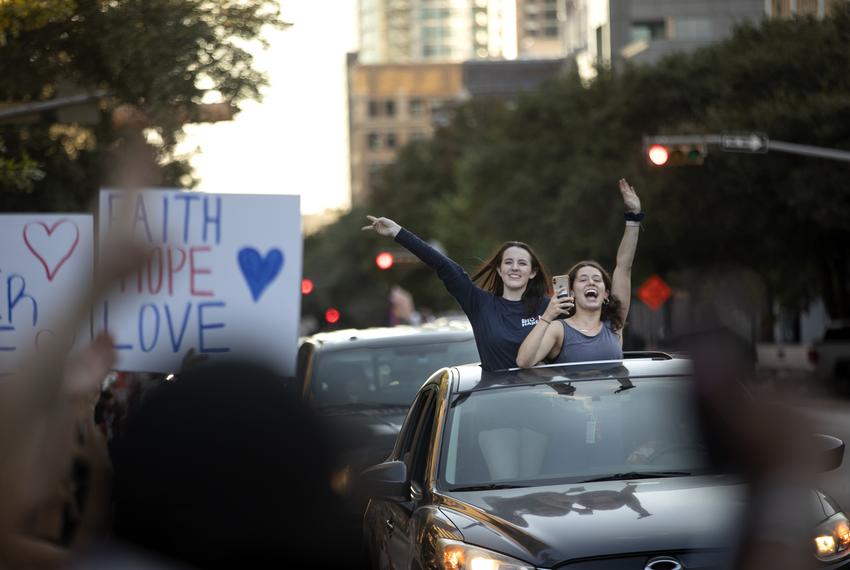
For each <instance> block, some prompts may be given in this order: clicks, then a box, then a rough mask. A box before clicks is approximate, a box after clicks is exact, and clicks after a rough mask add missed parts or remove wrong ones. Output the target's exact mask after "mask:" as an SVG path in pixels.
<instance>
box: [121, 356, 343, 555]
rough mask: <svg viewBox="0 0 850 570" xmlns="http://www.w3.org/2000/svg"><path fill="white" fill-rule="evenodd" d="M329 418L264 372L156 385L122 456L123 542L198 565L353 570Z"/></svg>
mask: <svg viewBox="0 0 850 570" xmlns="http://www.w3.org/2000/svg"><path fill="white" fill-rule="evenodd" d="M334 468H335V465H334V456H333V454H332V451H331V444H330V441H329V440H328V437H327V436H326V434H325V432H324V430H323V427H322V425H321V424H320V423H319V419H318V417H317V416H314V415H313V414H312V412H311V411H310V410H309V409H308V408H306V407H305V406H304V405H303V404H302V402H301V401H300V400H299V399H297V398H296V397H295V396H293V395H292V394H291V393H289V392H288V391H287V388H286V387H285V385H284V384H283V382H282V381H281V380H280V378H278V377H277V376H275V375H274V374H273V373H272V372H271V371H269V370H267V369H266V368H263V367H261V366H258V365H253V364H239V363H227V364H217V365H202V366H199V367H197V368H193V369H191V370H190V371H188V372H187V373H185V374H183V375H181V376H180V377H179V379H178V380H177V381H174V382H168V383H164V384H162V385H160V386H158V387H157V388H155V389H154V390H153V391H152V392H151V393H150V395H149V397H147V398H146V399H145V400H144V402H143V404H142V405H141V406H140V408H139V409H138V411H137V413H136V415H135V416H134V417H133V418H132V420H131V421H129V422H128V424H127V426H126V430H125V433H124V434H123V438H122V440H121V441H120V442H119V445H118V447H117V448H116V457H115V535H116V537H117V538H118V539H119V540H122V541H125V542H126V543H129V545H131V546H132V547H135V548H140V549H142V550H146V551H149V552H151V553H152V554H155V555H156V556H157V557H158V558H165V559H169V560H172V561H174V562H175V563H176V564H182V565H186V566H190V567H199V568H212V567H231V568H236V567H271V566H278V567H298V566H301V565H304V566H307V565H309V566H311V567H324V566H328V565H334V566H337V567H353V566H354V565H356V564H357V563H358V562H359V560H358V559H357V557H356V554H357V552H358V551H357V549H356V548H355V546H354V545H353V543H352V541H351V539H350V537H348V536H346V535H345V533H344V529H345V523H346V520H345V517H346V516H347V515H346V513H345V510H344V506H343V503H342V500H341V498H340V497H338V496H337V495H335V494H334V493H333V491H332V490H331V487H330V480H331V476H332V472H333V470H334Z"/></svg>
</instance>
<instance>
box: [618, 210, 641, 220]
mask: <svg viewBox="0 0 850 570" xmlns="http://www.w3.org/2000/svg"><path fill="white" fill-rule="evenodd" d="M623 217H624V218H626V221H627V222H639V221H641V220H642V219H643V212H637V213H635V212H626V213H625V214H623Z"/></svg>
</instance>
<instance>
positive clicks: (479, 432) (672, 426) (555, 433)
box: [440, 378, 709, 486]
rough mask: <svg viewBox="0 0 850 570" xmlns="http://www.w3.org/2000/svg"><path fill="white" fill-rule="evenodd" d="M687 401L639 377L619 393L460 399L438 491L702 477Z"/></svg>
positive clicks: (613, 389)
mask: <svg viewBox="0 0 850 570" xmlns="http://www.w3.org/2000/svg"><path fill="white" fill-rule="evenodd" d="M630 386H631V384H630ZM690 396H691V385H690V382H689V381H688V380H687V379H684V378H664V379H657V380H656V379H642V380H641V381H640V382H635V383H634V385H633V386H632V387H630V388H629V389H628V390H623V385H622V384H621V383H620V382H618V381H616V380H601V381H589V382H576V383H572V384H570V383H563V382H560V383H552V384H542V385H536V386H517V387H510V388H503V389H497V390H485V391H480V392H473V393H471V394H462V395H461V396H459V397H458V398H457V399H456V400H455V401H454V403H453V406H452V407H451V409H450V412H449V417H448V419H447V427H446V431H445V435H444V437H445V439H444V442H445V444H444V445H443V452H442V457H441V460H440V484H441V485H442V484H446V485H448V486H455V485H475V484H481V483H489V482H500V483H501V482H506V483H518V482H523V483H525V484H544V483H543V482H568V481H580V480H586V479H589V478H594V477H601V476H606V475H612V474H616V473H623V472H631V471H658V470H665V471H687V472H693V471H695V470H705V469H707V468H708V467H709V461H708V456H707V452H706V450H705V448H704V447H703V445H702V444H701V439H700V437H699V430H698V426H697V424H696V420H695V413H694V410H693V409H692V408H691V407H690V403H691V399H690Z"/></svg>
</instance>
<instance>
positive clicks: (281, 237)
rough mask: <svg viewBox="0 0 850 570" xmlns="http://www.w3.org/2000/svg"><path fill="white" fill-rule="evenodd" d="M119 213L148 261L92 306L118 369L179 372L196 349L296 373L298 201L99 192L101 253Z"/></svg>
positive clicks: (170, 192) (160, 192) (173, 192)
mask: <svg viewBox="0 0 850 570" xmlns="http://www.w3.org/2000/svg"><path fill="white" fill-rule="evenodd" d="M127 201H132V203H127ZM121 211H128V212H130V213H131V215H132V220H131V222H130V223H131V227H132V230H133V233H134V234H135V236H136V237H137V238H138V239H139V240H140V241H142V242H143V243H145V244H147V245H149V246H150V256H149V257H148V260H147V263H146V264H145V265H144V266H143V267H142V268H141V269H140V270H139V271H138V272H136V273H134V274H133V275H131V276H130V277H129V278H127V279H125V280H124V282H123V283H121V284H119V285H118V286H117V287H116V288H115V289H114V290H113V291H112V292H111V293H110V294H109V295H108V296H107V298H106V299H104V300H102V301H100V302H98V303H97V304H96V306H95V308H94V328H95V330H96V331H101V330H108V331H109V332H110V334H112V337H113V340H114V343H115V348H116V351H117V353H118V364H117V366H116V368H117V369H118V370H135V371H148V372H176V371H178V370H179V368H180V365H181V362H182V360H183V357H184V356H185V355H186V353H187V351H188V350H189V349H192V348H194V349H195V352H196V353H198V354H205V355H208V357H210V358H212V359H215V358H220V357H237V358H239V357H244V358H258V359H261V360H262V361H263V362H266V363H268V364H270V365H272V366H273V367H275V368H276V370H277V371H278V372H279V373H280V374H283V375H293V374H294V371H295V352H296V344H297V340H298V321H299V316H300V311H301V309H300V302H301V256H302V240H301V214H300V206H299V197H298V196H282V195H241V194H240V195H236V194H202V193H197V192H186V191H180V190H145V191H142V192H139V193H137V194H135V195H133V194H128V193H125V192H122V191H117V190H101V193H100V210H99V213H100V220H99V228H100V234H99V235H100V243H101V246H103V244H104V243H105V241H104V240H108V239H109V233H110V228H111V227H112V225H113V224H115V223H118V222H117V216H118V215H119V212H121Z"/></svg>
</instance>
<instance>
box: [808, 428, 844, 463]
mask: <svg viewBox="0 0 850 570" xmlns="http://www.w3.org/2000/svg"><path fill="white" fill-rule="evenodd" d="M813 445H814V446H815V449H816V450H817V452H818V461H819V463H818V468H819V469H820V470H821V471H832V470H833V469H838V468H839V467H841V462H842V460H843V459H844V442H843V441H841V440H840V439H838V438H837V437H833V436H831V435H826V434H822V433H816V434H815V436H814V442H813Z"/></svg>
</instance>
